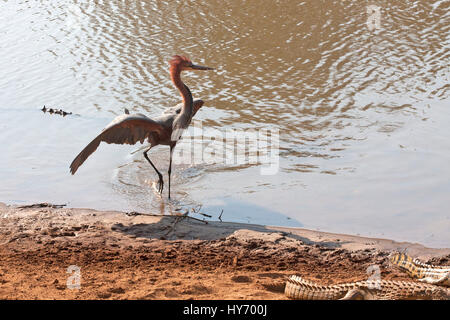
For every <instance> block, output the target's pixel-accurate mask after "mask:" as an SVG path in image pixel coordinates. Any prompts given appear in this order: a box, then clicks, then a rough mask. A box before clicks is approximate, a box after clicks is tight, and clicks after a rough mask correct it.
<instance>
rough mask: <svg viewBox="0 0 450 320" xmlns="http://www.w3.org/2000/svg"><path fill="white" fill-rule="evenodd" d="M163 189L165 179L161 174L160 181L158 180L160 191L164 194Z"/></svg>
mask: <svg viewBox="0 0 450 320" xmlns="http://www.w3.org/2000/svg"><path fill="white" fill-rule="evenodd" d="M163 189H164V180H163V177H162V176H159V181H158V192H159V193H160V194H162V192H163Z"/></svg>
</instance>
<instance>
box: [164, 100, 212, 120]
mask: <svg viewBox="0 0 450 320" xmlns="http://www.w3.org/2000/svg"><path fill="white" fill-rule="evenodd" d="M203 104H204V101H203V100H200V99H198V100H194V108H193V110H192V116H195V114H196V113H197V111H198V109H200V108H201V107H202V106H203ZM182 107H183V103H179V104H177V105H176V106H174V107H170V108H167V109H164V111H163V115H175V114H179V113H180V112H181V108H182Z"/></svg>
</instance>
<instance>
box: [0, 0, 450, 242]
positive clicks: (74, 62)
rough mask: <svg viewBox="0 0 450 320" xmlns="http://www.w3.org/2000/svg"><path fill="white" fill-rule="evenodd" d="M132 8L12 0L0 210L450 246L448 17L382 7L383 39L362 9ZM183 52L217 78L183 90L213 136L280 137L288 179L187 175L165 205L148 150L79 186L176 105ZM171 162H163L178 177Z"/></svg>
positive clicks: (0, 88)
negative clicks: (176, 69)
mask: <svg viewBox="0 0 450 320" xmlns="http://www.w3.org/2000/svg"><path fill="white" fill-rule="evenodd" d="M124 3H125V2H124V1H117V0H110V1H51V0H47V1H44V0H41V1H37V0H32V1H2V2H0V12H1V17H2V19H0V48H1V52H2V57H1V58H0V72H1V74H2V77H1V78H0V130H1V132H2V134H1V135H0V144H1V145H2V146H3V152H2V156H1V157H0V181H1V184H0V201H3V202H7V203H18V204H20V203H30V202H44V201H47V202H54V203H67V204H68V205H69V206H74V207H93V208H97V209H117V210H128V211H152V212H162V213H173V212H183V211H184V210H186V209H188V208H191V207H197V206H200V205H201V206H202V208H201V210H200V211H201V212H203V213H206V214H209V215H211V216H212V218H213V219H217V218H218V217H219V215H220V213H221V212H222V210H223V213H222V216H221V218H222V219H223V220H224V221H240V222H250V223H261V224H272V225H287V226H303V227H306V228H311V229H320V230H323V231H330V232H341V233H352V234H361V235H366V236H373V237H388V238H393V239H396V240H406V241H414V242H420V243H423V244H426V245H428V246H433V247H449V246H450V233H449V231H448V230H450V214H449V209H448V208H449V207H450V197H449V193H450V165H449V163H450V128H449V125H448V123H449V122H450V110H449V107H450V104H449V102H450V84H449V78H450V71H449V65H450V64H449V62H450V61H449V58H450V13H449V12H450V10H449V7H450V3H449V2H448V1H444V0H441V1H430V0H421V1H376V3H375V4H376V5H378V6H379V8H380V24H379V28H374V29H372V28H371V29H372V30H370V29H369V26H368V24H367V20H368V18H369V16H368V13H367V7H366V3H365V2H364V1H332V0H323V1H317V0H314V1H312V0H311V1H303V2H296V3H295V2H287V3H285V2H274V1H265V0H264V1H258V2H251V1H250V2H245V3H243V2H242V1H194V2H192V3H190V4H189V5H186V4H184V2H181V1H172V2H171V3H170V4H166V3H164V2H162V1H141V2H130V3H128V4H127V5H125V4H124ZM373 3H374V2H373V1H371V2H370V3H369V2H367V5H368V4H373ZM176 53H177V54H185V55H188V56H189V57H191V58H192V60H193V61H194V62H195V63H199V64H204V65H208V66H212V67H215V68H216V71H214V72H202V73H200V72H199V73H189V74H188V73H185V74H184V75H183V79H184V81H185V82H186V83H187V85H188V86H189V87H190V88H191V91H192V92H193V95H194V98H201V99H203V100H205V101H206V104H205V106H204V107H203V108H202V109H201V110H200V111H199V112H198V113H197V115H196V117H195V118H196V120H198V123H201V126H202V127H203V129H205V130H216V129H217V130H222V131H223V130H226V129H240V130H243V129H255V130H257V129H269V130H279V147H280V150H279V156H280V157H279V168H278V172H277V173H276V174H274V175H261V165H258V164H251V165H229V164H226V163H216V164H202V163H196V164H192V165H189V164H176V165H175V166H174V172H173V173H172V175H173V179H172V193H173V198H174V200H173V201H167V199H166V198H167V193H166V192H167V190H165V193H164V196H163V197H162V198H161V197H159V196H158V195H157V194H156V193H155V192H154V189H153V187H152V185H153V183H154V181H155V179H156V175H155V174H154V172H153V169H152V168H151V167H150V166H149V165H148V164H147V163H146V161H145V159H144V158H143V156H142V152H135V153H133V152H134V151H136V150H138V149H139V148H141V147H142V146H141V145H140V144H138V145H135V146H118V145H106V144H102V145H101V146H100V148H99V149H98V150H97V151H96V152H95V153H94V154H93V155H92V156H91V157H90V158H89V159H88V160H87V161H86V163H85V164H83V166H82V167H80V169H79V171H78V172H77V173H76V174H75V175H74V176H71V175H70V174H69V170H68V167H69V164H70V163H71V161H72V160H73V158H74V157H75V156H76V155H77V154H78V152H80V151H81V150H82V148H83V147H84V146H85V145H86V144H87V143H89V142H90V141H91V139H93V138H94V137H95V136H96V135H97V134H98V133H99V132H100V131H101V129H102V128H103V127H104V126H105V125H107V124H108V123H109V121H111V120H112V119H113V118H114V117H115V116H116V115H119V114H121V113H123V108H124V107H127V108H128V109H130V110H131V111H132V112H141V113H144V114H147V115H148V116H149V117H156V116H158V115H159V114H160V113H161V112H162V111H163V110H164V109H165V108H167V107H170V106H173V105H175V104H177V103H178V102H179V99H180V98H179V95H178V93H177V92H176V90H175V89H174V88H173V86H172V84H171V82H170V79H169V75H168V64H167V61H168V60H169V59H170V57H171V56H172V55H173V54H176ZM43 105H46V106H47V107H54V108H58V109H59V108H62V109H64V110H66V111H71V112H73V115H70V116H66V117H62V116H59V115H50V114H48V113H45V114H44V113H43V112H41V111H40V108H42V106H43ZM185 140H186V139H184V140H183V143H184V141H185ZM193 141H194V144H195V145H198V144H201V143H202V142H201V141H199V140H198V139H197V138H194V140H193ZM180 145H181V146H180V150H181V149H182V143H180ZM177 148H178V147H177ZM168 153H169V152H168V148H167V147H157V148H155V149H153V150H152V151H151V153H150V156H151V158H152V159H153V160H155V164H156V166H157V167H159V168H161V171H163V172H164V173H165V172H166V171H167V167H168V156H169V155H168ZM177 210H178V211H177ZM180 210H181V211H180ZM193 215H194V216H196V217H199V218H202V217H204V216H201V215H199V214H198V213H193Z"/></svg>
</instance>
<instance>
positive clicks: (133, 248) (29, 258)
mask: <svg viewBox="0 0 450 320" xmlns="http://www.w3.org/2000/svg"><path fill="white" fill-rule="evenodd" d="M0 221H1V224H0V299H286V297H285V296H284V293H283V290H284V284H285V281H286V276H288V275H291V274H298V275H302V276H303V277H305V278H307V279H311V280H314V281H317V282H319V283H322V284H334V283H342V282H347V281H356V280H364V279H367V278H368V277H369V276H370V275H368V274H367V272H366V271H367V269H368V268H369V267H370V266H373V265H377V266H379V268H380V272H381V278H382V279H397V280H410V279H409V278H408V276H407V275H406V274H405V273H403V272H402V271H400V270H398V269H397V268H395V267H393V266H391V265H390V264H389V262H388V259H387V257H388V255H389V253H390V252H391V251H394V250H396V251H402V252H407V253H409V254H410V255H411V256H414V257H418V258H420V259H422V260H424V261H427V262H432V263H433V264H438V265H439V264H441V265H442V264H447V265H448V264H449V260H450V248H444V249H432V248H426V247H424V246H422V245H420V244H414V243H407V242H395V241H392V240H387V239H372V238H364V237H358V236H351V235H341V234H332V233H325V232H318V231H311V230H307V229H300V228H284V227H271V226H261V225H252V224H240V223H229V222H210V221H209V222H208V223H207V224H205V223H204V222H202V221H200V220H196V219H192V218H189V217H187V218H181V217H180V216H151V215H140V214H138V215H136V214H135V215H133V214H131V215H127V214H126V213H124V212H117V211H96V210H92V209H76V208H52V207H38V206H37V207H29V208H20V207H17V206H8V205H6V204H3V203H0ZM70 266H75V267H72V269H71V270H72V271H71V272H69V273H68V268H69V267H70ZM73 268H76V269H77V268H79V269H77V270H79V272H80V273H79V274H80V283H79V284H80V286H79V288H78V289H77V288H75V289H74V288H70V286H69V287H68V286H67V284H72V285H74V286H75V287H77V286H76V284H77V282H76V281H75V282H73V281H72V280H74V277H73V276H74V275H75V273H73V270H75V269H73ZM71 281H72V282H71Z"/></svg>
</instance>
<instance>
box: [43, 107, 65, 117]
mask: <svg viewBox="0 0 450 320" xmlns="http://www.w3.org/2000/svg"><path fill="white" fill-rule="evenodd" d="M41 111H42V112H44V113H46V112H48V113H50V114H53V113H54V114H59V115H62V116H63V117H65V116H67V115H69V114H72V112H67V111H64V110H63V109H59V110H58V109H56V108H55V109H53V108H47V107H46V106H45V105H44V107H43V108H42V109H41Z"/></svg>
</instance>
